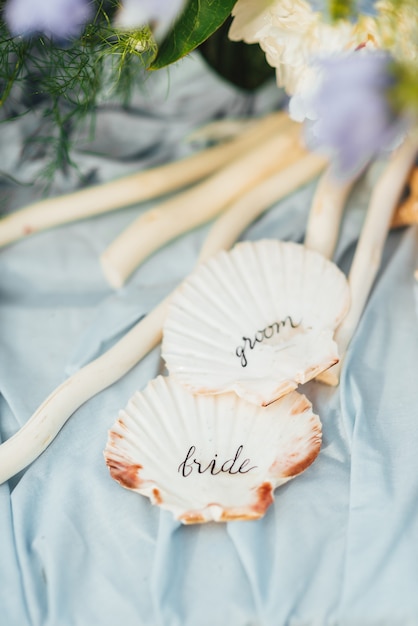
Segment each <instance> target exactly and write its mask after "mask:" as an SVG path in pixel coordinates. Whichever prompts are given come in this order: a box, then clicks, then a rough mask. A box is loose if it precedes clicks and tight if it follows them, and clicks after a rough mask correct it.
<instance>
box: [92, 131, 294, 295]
mask: <svg viewBox="0 0 418 626" xmlns="http://www.w3.org/2000/svg"><path fill="white" fill-rule="evenodd" d="M303 154H306V151H305V150H304V149H303V147H302V146H301V143H300V139H299V128H298V127H297V126H293V127H292V128H291V129H290V130H288V131H287V132H286V133H283V134H278V133H277V134H274V135H273V137H272V138H270V139H269V140H267V141H264V142H262V143H261V145H259V146H258V147H257V148H254V149H253V150H252V151H251V152H249V153H247V154H244V156H242V157H241V158H239V159H236V160H235V161H233V162H232V163H231V164H230V165H228V166H226V167H224V168H223V169H222V170H220V171H219V172H217V173H215V174H213V175H212V176H211V177H210V178H208V179H206V180H205V181H203V182H201V183H200V184H198V185H195V186H194V187H192V188H191V189H188V190H186V191H185V192H183V193H181V194H178V195H177V196H175V197H174V198H170V199H169V200H167V201H166V202H163V203H162V204H160V205H158V206H157V207H155V208H153V209H151V210H149V211H146V212H145V213H144V214H142V215H141V216H140V217H139V218H138V219H137V220H135V221H134V222H133V224H131V225H130V226H128V228H126V229H125V230H124V231H123V232H122V233H121V234H120V235H119V236H118V237H117V238H116V239H115V241H113V242H112V243H111V244H110V246H109V247H108V248H107V249H106V250H105V251H104V253H103V254H102V256H101V264H102V268H103V272H104V274H105V276H106V278H107V280H108V281H109V283H110V284H111V285H112V286H113V287H121V286H122V285H123V284H124V282H125V281H126V279H127V278H128V277H129V276H130V275H131V273H132V272H133V271H134V270H135V269H136V268H137V267H138V266H139V265H140V264H141V263H142V262H143V261H144V260H145V259H146V258H147V257H148V256H149V255H151V254H152V253H153V252H155V251H156V250H158V249H159V248H161V247H162V246H163V245H164V244H166V243H167V242H169V241H171V240H172V239H174V238H175V237H178V236H179V235H181V234H183V233H185V232H187V231H189V230H191V229H192V228H195V227H197V226H199V225H201V224H204V223H205V222H208V221H209V220H211V219H213V218H214V217H216V216H217V215H218V214H219V213H220V212H221V211H223V210H225V208H226V207H227V206H228V205H229V204H231V202H234V201H235V200H236V199H237V198H238V197H240V196H242V195H243V194H245V193H246V192H248V191H249V190H250V189H251V188H252V187H254V186H255V185H257V183H259V182H260V181H261V180H263V179H265V178H267V177H268V176H270V175H271V174H272V173H273V172H277V171H279V170H281V169H284V168H285V167H286V166H287V165H289V164H291V163H293V162H294V161H295V160H296V159H298V158H300V157H301V156H302V155H303Z"/></svg>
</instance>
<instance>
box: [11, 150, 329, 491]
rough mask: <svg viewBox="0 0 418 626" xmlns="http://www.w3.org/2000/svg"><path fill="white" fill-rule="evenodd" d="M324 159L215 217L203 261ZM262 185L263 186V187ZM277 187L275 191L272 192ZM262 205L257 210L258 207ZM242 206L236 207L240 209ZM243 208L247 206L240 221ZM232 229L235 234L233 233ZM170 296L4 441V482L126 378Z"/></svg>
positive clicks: (152, 339)
mask: <svg viewBox="0 0 418 626" xmlns="http://www.w3.org/2000/svg"><path fill="white" fill-rule="evenodd" d="M323 166H324V163H323V161H321V159H320V158H319V157H317V156H314V155H307V156H306V157H304V158H303V159H302V160H301V162H300V163H298V164H294V165H291V166H290V167H289V168H288V169H287V170H285V171H284V172H282V174H281V175H280V176H277V177H272V178H271V179H270V180H271V182H270V183H267V182H266V183H265V187H264V184H263V185H262V186H261V189H260V188H259V191H260V194H259V195H258V194H257V193H256V192H255V191H254V192H252V194H251V195H252V200H253V203H252V204H251V206H250V204H249V203H248V202H244V200H243V199H241V200H239V201H238V203H237V205H232V206H231V209H230V210H231V215H232V217H233V219H227V218H226V216H223V217H222V218H221V219H222V223H221V227H219V225H217V223H216V222H215V224H214V226H213V230H212V231H211V232H210V233H209V235H208V240H207V243H206V244H205V246H204V247H203V248H202V252H201V255H200V257H199V262H203V261H205V260H207V259H208V258H210V257H211V256H212V255H213V254H215V253H216V252H217V251H218V250H222V249H227V248H228V247H229V246H230V245H231V244H232V243H233V241H234V240H235V238H237V237H238V236H239V235H240V233H241V232H242V230H244V229H245V228H246V227H247V225H248V224H249V222H250V221H251V220H254V219H256V217H257V216H258V215H259V214H260V213H262V212H263V211H264V210H265V209H266V208H268V207H267V205H268V204H270V201H274V200H278V199H279V198H280V197H282V196H283V195H285V194H286V193H291V192H293V191H295V190H296V189H297V188H298V187H299V186H300V185H302V184H304V183H306V182H308V180H309V178H310V177H313V176H315V175H317V174H318V172H319V171H320V169H321V167H323ZM263 188H264V190H263ZM273 191H274V193H273ZM256 206H257V207H258V208H257V209H256V208H255V207H256ZM237 207H238V208H237ZM241 210H243V211H244V213H243V218H242V220H240V215H241ZM231 233H232V234H231ZM170 298H171V295H170V296H168V297H167V298H166V299H165V300H163V301H162V302H161V303H160V304H159V305H158V306H156V307H155V308H154V309H153V310H152V311H151V312H150V313H149V314H148V315H147V316H146V317H145V318H144V319H142V320H141V321H140V322H138V323H137V324H136V325H135V326H134V328H132V329H131V330H130V331H129V332H128V333H127V334H126V335H125V336H124V337H123V338H122V339H121V340H119V341H118V342H117V343H116V344H115V345H114V346H113V347H112V348H110V350H108V351H107V352H105V353H104V354H103V355H101V356H100V357H99V358H97V359H96V360H94V361H92V362H91V363H89V364H88V365H86V366H85V367H83V368H82V369H80V370H79V371H78V372H76V373H75V374H74V375H73V376H71V377H70V378H68V379H67V380H66V381H64V382H63V383H62V384H61V385H60V386H59V387H58V388H57V389H55V391H53V392H52V393H51V394H50V396H49V397H48V398H47V399H46V400H45V401H44V402H43V403H42V404H41V406H40V407H39V408H38V409H37V410H36V411H35V413H34V414H33V415H32V416H31V417H30V419H29V420H28V421H27V422H26V424H25V425H24V426H23V427H22V428H21V429H20V430H19V431H18V432H17V433H16V434H15V435H13V437H11V438H10V439H8V440H7V441H5V442H4V443H2V444H1V445H0V483H3V482H4V481H6V480H8V479H9V478H11V477H12V476H14V475H15V474H17V473H18V472H20V471H21V470H22V469H24V468H25V467H26V466H27V465H29V464H30V463H32V462H33V461H34V460H35V459H37V458H38V457H39V456H40V455H41V454H42V452H43V451H44V450H45V449H46V448H47V447H48V446H49V444H50V443H51V442H52V441H53V440H54V438H55V437H56V435H57V434H58V432H59V431H60V430H61V428H62V427H63V426H64V424H65V423H66V421H67V420H68V419H69V418H70V417H71V415H72V414H73V413H74V411H76V410H77V409H78V408H79V407H80V406H82V404H84V403H85V402H86V401H87V400H89V399H90V398H92V397H93V396H95V395H96V394H97V393H99V392H100V391H103V389H106V387H108V386H109V385H111V384H113V383H115V382H116V381H117V380H119V379H120V378H122V376H124V375H125V374H126V373H127V372H128V371H129V370H130V369H131V368H132V367H133V366H134V365H136V364H137V363H139V361H140V360H141V359H142V358H143V357H144V356H145V355H146V354H147V353H148V352H149V351H150V350H152V348H154V347H155V346H157V344H158V343H159V342H160V341H161V335H162V327H163V323H164V319H165V316H166V309H167V305H168V302H169V300H170Z"/></svg>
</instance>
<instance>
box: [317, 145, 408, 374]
mask: <svg viewBox="0 0 418 626" xmlns="http://www.w3.org/2000/svg"><path fill="white" fill-rule="evenodd" d="M416 152H417V146H416V142H415V141H413V140H412V139H407V140H406V141H405V142H404V144H403V145H402V146H401V147H400V148H399V149H398V150H397V151H396V152H395V153H394V154H393V155H392V158H391V160H390V161H389V163H388V165H387V166H386V168H385V170H384V172H383V174H381V176H380V178H379V180H378V181H377V184H376V185H375V187H374V189H373V193H372V195H371V198H370V203H369V207H368V210H367V215H366V219H365V222H364V226H363V228H362V232H361V235H360V239H359V242H358V244H357V248H356V252H355V254H354V258H353V263H352V265H351V269H350V273H349V276H348V283H349V286H350V292H351V305H350V310H349V312H348V314H347V317H346V318H345V319H344V320H343V322H342V324H341V325H340V327H339V328H338V330H337V332H336V334H335V340H336V342H337V345H338V349H339V353H340V361H339V363H337V364H336V365H334V366H333V367H331V368H330V369H329V370H326V371H325V372H323V373H322V374H320V376H319V377H318V378H317V380H318V379H319V380H321V382H325V383H327V384H329V385H338V383H339V379H340V371H341V364H342V361H343V359H344V356H345V353H346V350H347V348H348V345H349V343H350V341H351V338H352V336H353V334H354V332H355V330H356V327H357V324H358V322H359V320H360V317H361V315H362V313H363V309H364V307H365V305H366V301H367V298H368V296H369V293H370V290H371V288H372V285H373V282H374V279H375V278H376V274H377V272H378V270H379V267H380V262H381V258H382V253H383V248H384V245H385V241H386V238H387V235H388V232H389V229H390V224H391V221H392V217H393V213H394V211H395V209H396V206H397V204H398V202H399V198H400V196H401V193H402V190H403V188H404V185H405V181H406V179H407V176H408V174H409V172H410V170H411V167H412V166H413V163H414V160H415V157H416Z"/></svg>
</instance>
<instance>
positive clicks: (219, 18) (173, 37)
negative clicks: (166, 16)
mask: <svg viewBox="0 0 418 626" xmlns="http://www.w3.org/2000/svg"><path fill="white" fill-rule="evenodd" d="M235 3H236V0H189V2H188V4H187V5H186V8H185V9H184V11H183V13H182V14H181V15H180V17H179V19H178V20H177V22H176V24H175V25H174V28H173V29H172V30H171V31H170V32H169V34H168V35H167V37H166V38H165V39H164V41H163V43H162V44H161V46H160V48H159V50H158V53H157V56H156V58H155V59H154V61H153V63H152V64H151V66H150V68H149V69H151V70H157V69H160V68H162V67H165V66H167V65H170V64H171V63H174V62H175V61H178V59H181V58H182V57H184V56H185V55H186V54H188V53H189V52H191V51H192V50H194V49H195V48H197V46H199V45H200V44H201V43H203V42H204V41H206V39H207V38H208V37H209V36H210V35H212V33H214V32H215V31H216V30H217V29H218V28H219V27H220V26H221V25H222V24H223V22H224V21H225V20H226V18H227V17H228V15H230V14H231V11H232V7H233V6H234V4H235Z"/></svg>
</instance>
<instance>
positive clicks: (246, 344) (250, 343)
mask: <svg viewBox="0 0 418 626" xmlns="http://www.w3.org/2000/svg"><path fill="white" fill-rule="evenodd" d="M287 322H289V324H290V326H291V327H292V328H297V327H298V326H300V324H301V322H298V323H297V324H295V323H294V321H293V320H292V318H291V317H290V315H288V316H287V317H285V318H284V320H281V321H280V322H274V324H271V325H270V326H266V328H263V330H257V332H256V333H255V335H254V338H253V339H250V337H243V338H242V341H243V344H242V346H238V348H237V349H236V350H235V354H236V355H237V357H239V359H240V360H241V365H242V367H247V363H248V361H247V356H246V354H245V350H246V349H247V348H249V349H250V350H253V349H254V348H255V346H256V344H257V343H261V342H262V341H264V340H265V339H271V337H273V335H274V334H276V335H277V334H278V333H279V332H280V329H281V328H283V327H284V326H286V323H287Z"/></svg>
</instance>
